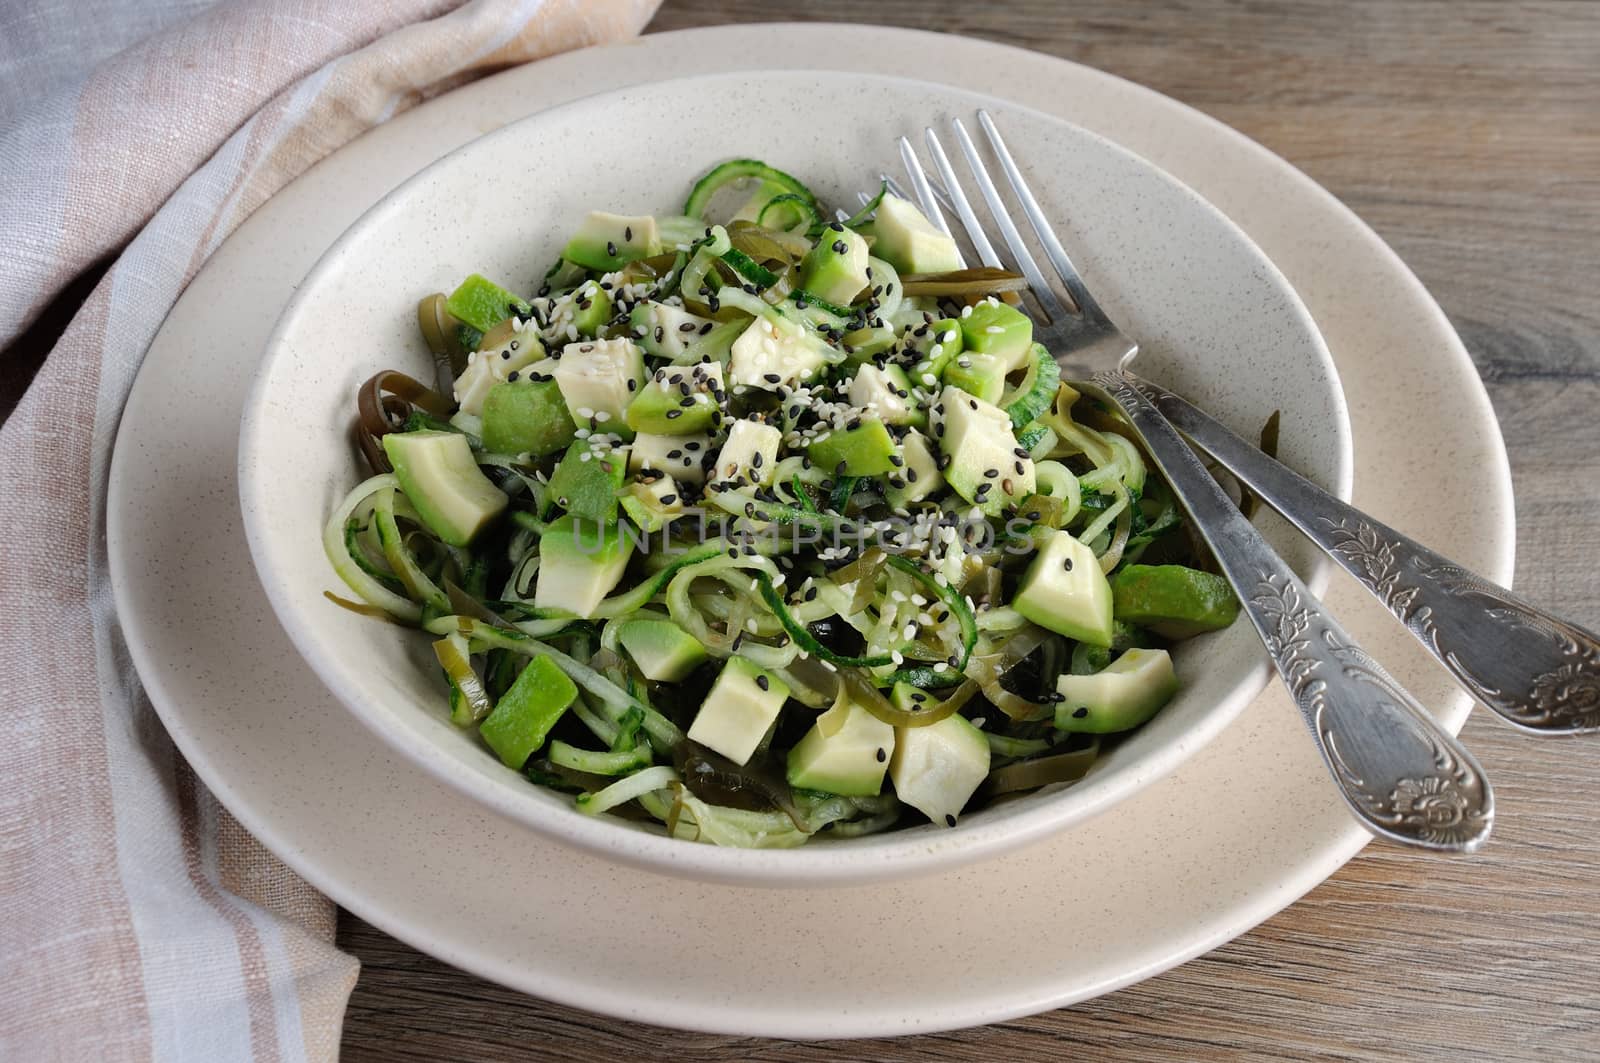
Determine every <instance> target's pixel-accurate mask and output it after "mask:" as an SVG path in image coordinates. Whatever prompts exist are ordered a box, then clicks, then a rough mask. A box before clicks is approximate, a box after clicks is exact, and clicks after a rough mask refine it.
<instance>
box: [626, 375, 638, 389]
mask: <svg viewBox="0 0 1600 1063" xmlns="http://www.w3.org/2000/svg"><path fill="white" fill-rule="evenodd" d="M628 390H629V391H638V390H639V382H638V381H637V380H635V379H633V377H629V378H628Z"/></svg>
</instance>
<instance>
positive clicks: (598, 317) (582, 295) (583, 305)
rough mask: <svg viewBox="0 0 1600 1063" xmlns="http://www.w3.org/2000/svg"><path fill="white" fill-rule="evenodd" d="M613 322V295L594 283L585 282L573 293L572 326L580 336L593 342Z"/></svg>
mask: <svg viewBox="0 0 1600 1063" xmlns="http://www.w3.org/2000/svg"><path fill="white" fill-rule="evenodd" d="M610 320H611V293H610V292H608V291H606V290H605V289H604V288H602V287H600V285H599V284H597V283H595V282H594V281H585V282H584V283H583V284H582V285H581V286H579V288H578V290H577V291H575V292H573V293H572V324H573V327H575V328H576V329H577V330H578V335H580V336H587V337H589V338H590V339H591V340H592V339H594V338H595V337H596V336H598V335H599V334H600V330H601V329H603V328H605V327H606V322H608V321H610Z"/></svg>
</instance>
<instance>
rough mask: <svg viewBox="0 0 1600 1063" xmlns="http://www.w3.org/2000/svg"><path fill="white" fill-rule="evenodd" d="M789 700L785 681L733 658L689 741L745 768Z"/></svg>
mask: <svg viewBox="0 0 1600 1063" xmlns="http://www.w3.org/2000/svg"><path fill="white" fill-rule="evenodd" d="M788 697H789V685H788V684H787V683H785V682H784V681H783V680H781V679H779V678H778V677H777V676H775V675H773V674H772V673H771V672H769V671H767V670H766V669H764V668H757V667H756V666H755V665H753V664H751V663H750V662H749V661H747V660H745V659H744V658H742V657H730V658H728V660H727V662H726V663H724V664H723V666H722V671H721V672H720V673H719V674H718V675H717V681H716V682H715V683H713V684H712V685H711V692H710V693H708V694H707V695H706V700H705V704H704V705H702V706H700V712H699V713H698V714H697V715H696V716H695V718H694V723H692V724H691V725H690V726H689V738H690V740H691V741H695V742H699V743H700V744H701V745H703V746H705V747H706V748H708V749H713V750H715V751H716V752H718V753H721V754H722V755H723V756H725V757H727V758H728V759H729V760H731V761H733V762H734V763H735V764H743V763H745V762H746V761H748V760H749V759H750V754H752V753H754V752H755V751H756V746H758V745H760V744H761V739H762V738H763V737H764V736H765V735H766V733H767V729H768V728H769V727H771V726H772V724H773V722H774V721H775V720H777V718H778V710H780V709H782V708H783V703H784V702H785V701H786V700H787V699H788Z"/></svg>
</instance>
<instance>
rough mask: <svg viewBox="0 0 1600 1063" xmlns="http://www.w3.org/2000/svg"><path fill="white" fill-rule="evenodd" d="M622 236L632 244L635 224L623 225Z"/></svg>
mask: <svg viewBox="0 0 1600 1063" xmlns="http://www.w3.org/2000/svg"><path fill="white" fill-rule="evenodd" d="M622 238H623V239H624V240H626V241H627V242H628V243H630V244H631V243H633V226H631V225H628V226H624V227H623V230H622Z"/></svg>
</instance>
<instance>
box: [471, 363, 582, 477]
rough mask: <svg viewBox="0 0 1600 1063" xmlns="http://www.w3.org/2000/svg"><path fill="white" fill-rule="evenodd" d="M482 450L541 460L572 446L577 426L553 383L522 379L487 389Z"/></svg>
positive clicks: (545, 379)
mask: <svg viewBox="0 0 1600 1063" xmlns="http://www.w3.org/2000/svg"><path fill="white" fill-rule="evenodd" d="M482 416H483V448H484V449H485V450H487V451H489V452H491V453H494V454H532V455H533V456H534V457H543V456H544V455H546V454H554V453H555V452H556V451H558V450H560V449H561V448H562V447H565V446H569V445H571V443H572V441H573V439H574V438H576V436H575V433H576V431H577V426H576V425H574V424H573V423H572V415H571V414H570V413H569V412H568V411H567V403H566V400H565V399H563V398H562V397H561V388H560V387H559V386H558V385H557V384H556V382H555V381H554V380H551V379H549V378H547V377H542V378H541V379H539V380H532V379H528V378H523V379H520V380H515V381H511V382H509V383H504V384H496V385H495V386H494V387H492V388H490V389H489V395H488V397H487V398H485V399H484V400H483V414H482Z"/></svg>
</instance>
